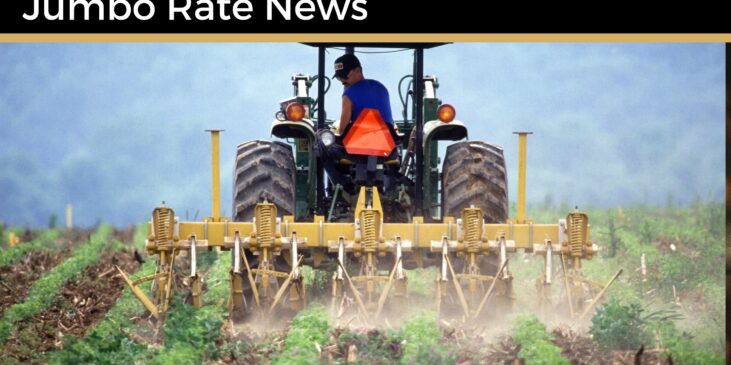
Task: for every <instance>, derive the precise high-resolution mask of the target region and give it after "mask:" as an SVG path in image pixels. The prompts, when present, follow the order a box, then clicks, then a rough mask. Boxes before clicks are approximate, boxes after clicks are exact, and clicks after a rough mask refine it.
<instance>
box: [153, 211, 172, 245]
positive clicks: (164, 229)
mask: <svg viewBox="0 0 731 365" xmlns="http://www.w3.org/2000/svg"><path fill="white" fill-rule="evenodd" d="M171 211H172V210H171V209H168V208H159V209H157V212H156V215H157V219H156V221H155V238H156V239H157V240H158V241H163V240H165V241H167V240H170V239H172V237H173V235H172V232H171V231H170V229H171V228H172V226H171V224H170V213H171Z"/></svg>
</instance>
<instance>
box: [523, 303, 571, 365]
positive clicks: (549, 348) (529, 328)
mask: <svg viewBox="0 0 731 365" xmlns="http://www.w3.org/2000/svg"><path fill="white" fill-rule="evenodd" d="M513 332H514V339H515V341H516V342H518V343H520V344H521V345H522V347H521V349H520V352H519V353H518V356H520V357H521V358H523V359H525V362H526V363H527V364H545V365H563V364H566V365H568V364H570V363H569V361H568V360H567V359H565V358H564V357H562V356H561V349H560V348H559V347H558V346H556V345H555V344H553V342H552V340H553V337H552V335H551V334H549V333H547V332H546V327H545V326H544V325H543V323H541V321H540V320H538V318H536V317H535V316H533V315H527V316H521V317H518V318H516V320H515V324H514V327H513Z"/></svg>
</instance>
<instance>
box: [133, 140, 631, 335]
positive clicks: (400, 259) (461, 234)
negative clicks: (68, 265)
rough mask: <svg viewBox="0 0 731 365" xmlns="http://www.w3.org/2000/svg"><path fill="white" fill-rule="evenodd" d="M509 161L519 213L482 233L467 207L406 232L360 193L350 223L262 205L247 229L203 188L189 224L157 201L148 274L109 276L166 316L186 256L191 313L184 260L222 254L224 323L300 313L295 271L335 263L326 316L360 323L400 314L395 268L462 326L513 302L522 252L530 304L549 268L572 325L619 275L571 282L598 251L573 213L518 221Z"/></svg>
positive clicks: (544, 289) (403, 301) (372, 193)
mask: <svg viewBox="0 0 731 365" xmlns="http://www.w3.org/2000/svg"><path fill="white" fill-rule="evenodd" d="M211 132H212V140H213V148H214V153H213V156H214V159H213V165H214V167H213V183H214V187H215V186H217V184H218V183H219V182H218V176H217V175H218V166H217V165H218V161H217V156H218V154H217V149H218V144H217V142H218V141H217V139H218V132H219V131H211ZM524 137H525V133H522V134H521V139H520V148H521V150H522V149H524V148H525V139H524ZM520 156H522V157H521V161H519V165H520V171H519V184H518V186H519V188H518V205H519V207H518V216H517V217H516V219H515V220H514V221H507V222H504V223H485V217H484V212H483V211H482V210H481V209H479V208H475V207H469V208H465V209H463V210H462V211H461V214H460V215H459V216H458V217H449V216H447V217H444V218H443V219H442V220H441V222H435V223H425V220H424V217H421V216H415V217H413V219H412V221H411V222H409V223H386V222H384V212H383V209H382V206H381V198H380V195H379V191H378V189H376V188H373V187H365V186H364V187H361V188H360V191H359V194H358V200H357V203H356V204H355V209H354V215H353V217H354V218H353V221H352V222H327V221H326V220H325V217H324V216H319V215H315V216H314V219H312V221H311V222H301V221H296V220H295V218H294V216H292V215H283V216H279V215H278V212H277V206H276V205H274V204H272V203H269V202H267V201H265V200H264V201H261V202H260V203H258V204H256V207H255V209H254V217H253V218H252V219H251V221H250V222H233V221H231V220H230V219H228V218H226V217H220V215H219V213H218V209H219V208H218V207H219V206H220V204H219V201H218V199H219V197H218V190H217V189H215V188H214V194H213V204H212V206H213V207H214V212H213V215H212V217H209V218H205V219H203V221H201V222H181V221H179V219H178V218H177V217H175V213H174V211H173V209H172V208H170V207H167V206H165V205H164V203H163V205H162V206H160V207H158V208H156V209H155V210H154V211H153V214H152V220H151V221H150V223H149V232H150V234H149V237H148V240H147V242H146V248H147V250H148V253H149V254H150V255H154V256H157V258H158V266H157V271H156V273H155V274H154V275H151V276H148V277H144V278H140V279H137V280H134V281H132V280H130V279H129V278H128V277H127V275H126V274H125V273H124V272H122V270H119V271H120V273H121V275H122V277H123V278H124V280H125V281H126V282H127V284H128V285H129V286H130V288H131V289H132V291H133V293H134V294H135V295H136V296H137V297H138V298H139V299H140V301H141V302H142V303H143V305H144V306H145V308H147V309H148V310H149V311H150V313H151V314H152V315H153V316H154V317H156V318H157V317H160V316H161V315H163V314H164V313H165V312H166V311H167V309H168V307H169V303H170V299H171V297H172V292H173V288H174V283H173V281H174V277H175V276H174V275H173V271H174V267H175V261H176V257H177V256H179V254H180V253H182V252H185V251H187V253H188V255H189V257H190V260H189V262H190V270H189V273H188V274H189V275H190V282H191V294H192V298H193V299H192V303H193V305H195V306H201V305H203V303H202V298H201V290H202V289H201V288H202V281H201V277H200V275H199V273H198V271H197V267H196V266H197V265H196V253H197V252H198V251H200V250H210V249H213V248H218V249H220V250H223V251H229V252H230V254H231V260H232V269H231V271H230V282H231V290H230V296H229V302H228V306H229V309H230V311H231V312H232V314H233V315H234V317H241V315H242V314H244V313H253V314H261V315H267V314H271V313H273V312H274V311H276V310H277V309H278V308H281V309H289V310H292V311H297V310H299V309H301V308H303V307H304V306H305V305H306V304H307V295H306V292H305V283H304V277H303V275H302V271H301V267H302V265H303V262H307V264H308V265H311V266H313V267H319V266H320V265H321V264H322V263H323V262H325V261H328V262H331V263H333V261H334V264H335V265H332V264H331V265H330V267H334V271H333V274H332V282H331V284H332V298H331V307H332V312H333V314H334V315H336V316H337V317H340V316H342V315H343V314H344V313H345V312H346V311H348V310H350V309H351V308H353V307H355V310H356V312H357V316H358V317H359V318H361V320H362V321H363V322H364V323H368V322H371V321H375V320H378V319H379V318H381V317H383V313H384V309H385V308H386V307H390V308H391V309H392V310H390V311H389V312H390V313H398V309H403V308H407V307H408V305H409V302H408V298H407V286H408V278H407V275H406V271H405V270H404V263H405V262H408V263H410V264H413V265H415V266H418V267H423V266H430V265H437V266H438V267H439V271H438V274H437V277H436V280H435V289H436V290H435V291H436V295H435V300H434V303H433V304H434V307H435V308H436V309H437V310H438V311H439V312H440V313H443V314H444V315H447V316H454V315H455V313H456V316H457V317H461V318H462V319H463V320H464V321H467V320H470V319H472V318H478V317H480V316H481V315H483V314H484V313H492V315H499V314H500V313H503V312H505V311H509V310H510V308H511V307H512V302H513V297H514V296H513V286H512V282H513V275H512V273H511V272H510V269H509V265H508V262H509V258H508V256H509V255H510V254H512V253H514V252H516V251H517V250H523V251H525V252H533V253H534V254H537V255H542V256H543V257H544V259H545V271H544V274H543V275H542V278H541V280H540V287H539V295H538V298H539V301H540V304H541V305H542V307H543V308H544V309H546V310H548V309H549V308H552V307H551V305H552V303H551V295H550V289H551V285H552V284H553V282H554V281H556V280H555V279H554V277H553V276H554V274H553V273H554V271H555V270H554V267H555V266H556V265H555V264H554V262H560V265H561V268H562V271H561V275H560V276H561V277H562V278H561V280H560V281H559V282H560V283H561V284H562V288H563V293H564V295H563V296H562V297H563V298H565V300H562V305H563V306H567V307H568V308H569V311H570V314H571V316H572V317H583V316H585V315H586V313H588V311H589V310H590V309H591V308H592V307H593V306H594V305H595V304H596V303H597V302H598V300H599V299H600V298H601V296H602V295H603V293H604V292H605V291H606V289H607V288H608V286H609V285H611V283H612V282H613V281H614V279H616V277H617V276H618V275H619V273H617V275H615V277H614V278H613V279H612V280H611V281H610V282H609V283H608V284H606V285H603V284H601V283H596V282H594V281H591V280H589V279H587V278H585V277H584V276H583V275H582V272H581V263H582V260H587V259H591V258H592V257H593V256H594V255H595V254H596V252H597V250H598V247H597V246H596V245H595V244H593V243H592V242H591V240H590V239H589V228H590V226H589V218H588V216H587V215H586V214H584V213H581V212H579V211H578V210H577V211H574V212H572V213H570V214H569V215H568V216H567V218H566V219H565V220H560V221H559V222H558V223H557V224H535V223H533V222H532V221H530V220H527V219H525V217H524V212H525V209H524V206H523V205H524V189H525V185H524V184H521V182H520V181H523V180H524V179H525V177H524V176H525V171H524V169H525V164H524V161H523V159H524V158H525V157H524V156H525V153H524V152H523V153H522V154H520ZM351 272H352V273H353V274H352V275H351ZM356 272H357V274H356ZM145 282H152V286H151V288H152V290H151V292H152V294H151V296H152V298H150V297H148V296H147V294H145V293H144V292H143V290H141V289H140V287H139V285H140V284H142V283H145ZM597 291H598V293H597ZM493 298H494V300H493V301H492V302H491V301H490V300H491V299H493ZM388 302H392V303H391V304H390V305H389V303H388ZM491 303H492V304H491Z"/></svg>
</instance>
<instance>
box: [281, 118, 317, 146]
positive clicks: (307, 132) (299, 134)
mask: <svg viewBox="0 0 731 365" xmlns="http://www.w3.org/2000/svg"><path fill="white" fill-rule="evenodd" d="M272 135H274V136H276V137H279V138H283V139H284V138H307V139H308V140H309V141H314V140H315V125H314V123H313V122H312V121H311V120H309V119H303V120H301V121H299V122H294V121H291V120H284V121H282V120H278V119H274V121H273V122H272Z"/></svg>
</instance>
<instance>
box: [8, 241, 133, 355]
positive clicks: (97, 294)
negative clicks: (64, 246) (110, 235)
mask: <svg viewBox="0 0 731 365" xmlns="http://www.w3.org/2000/svg"><path fill="white" fill-rule="evenodd" d="M114 265H117V266H119V267H120V268H121V269H122V270H124V271H125V272H127V273H132V272H135V271H137V270H138V269H139V266H140V265H139V264H138V263H137V261H136V260H135V259H134V255H133V253H132V252H129V251H113V252H103V253H102V255H101V258H100V259H99V262H98V263H97V264H96V265H94V266H90V267H88V268H87V269H86V270H84V271H83V272H82V273H81V275H80V276H78V277H77V278H76V280H72V281H71V282H69V283H68V284H67V285H66V286H65V287H63V288H62V289H60V290H59V296H58V298H57V300H56V302H55V303H53V305H51V307H49V308H47V309H46V310H44V311H42V312H41V313H38V314H36V315H35V316H34V317H33V318H32V319H30V320H27V321H23V322H20V323H18V324H17V327H16V331H15V332H14V333H13V335H12V336H11V337H10V338H8V340H7V341H6V342H5V344H4V345H3V346H2V349H1V350H0V353H3V354H4V356H5V357H6V359H7V358H13V359H15V360H17V361H18V362H22V363H25V362H36V361H38V357H39V355H43V354H44V353H46V352H47V351H51V350H55V349H57V348H59V347H61V345H62V343H63V341H62V340H63V337H64V336H69V335H73V336H78V337H82V336H84V335H85V334H86V332H87V331H88V330H89V329H91V328H93V327H94V326H95V325H96V323H97V322H99V320H100V319H102V318H103V317H104V315H105V314H106V313H107V311H109V309H110V308H111V307H112V306H114V304H115V303H116V302H117V299H118V298H119V297H120V296H121V294H122V290H123V288H124V285H125V283H124V281H123V280H122V278H121V277H120V276H119V274H118V273H117V271H116V269H115V268H114Z"/></svg>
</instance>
